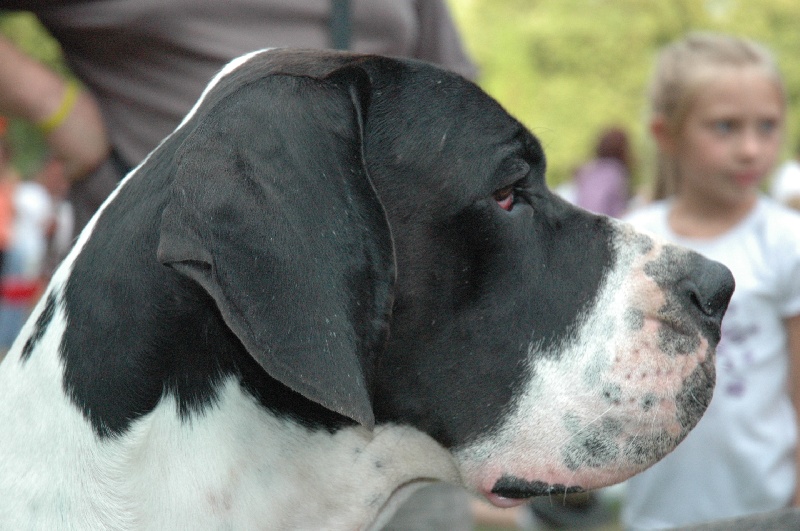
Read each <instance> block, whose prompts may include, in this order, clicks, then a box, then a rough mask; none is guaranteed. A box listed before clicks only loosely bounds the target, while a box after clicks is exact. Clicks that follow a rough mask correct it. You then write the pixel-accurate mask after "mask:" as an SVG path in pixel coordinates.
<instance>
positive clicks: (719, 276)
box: [678, 253, 735, 328]
mask: <svg viewBox="0 0 800 531" xmlns="http://www.w3.org/2000/svg"><path fill="white" fill-rule="evenodd" d="M690 262H691V263H690V267H689V271H690V274H689V275H688V276H687V277H686V278H685V279H683V280H682V281H681V282H680V284H679V286H678V289H679V296H680V297H681V301H682V303H683V305H684V307H685V308H686V310H688V311H690V312H691V313H694V314H697V313H699V317H700V319H701V321H705V322H708V323H709V324H712V325H713V326H714V327H715V328H716V327H719V325H720V323H721V322H722V316H723V315H725V310H727V308H728V303H729V302H730V300H731V295H733V289H734V287H735V282H734V279H733V274H731V272H730V270H729V269H728V268H727V267H725V266H724V265H722V264H720V263H719V262H715V261H713V260H709V259H707V258H704V257H703V256H701V255H699V254H696V253H692V255H691V257H690Z"/></svg>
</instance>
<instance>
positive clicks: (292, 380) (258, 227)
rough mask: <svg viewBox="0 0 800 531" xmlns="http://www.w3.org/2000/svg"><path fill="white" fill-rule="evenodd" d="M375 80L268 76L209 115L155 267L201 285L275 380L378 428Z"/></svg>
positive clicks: (182, 171) (383, 274) (380, 288)
mask: <svg viewBox="0 0 800 531" xmlns="http://www.w3.org/2000/svg"><path fill="white" fill-rule="evenodd" d="M368 95H369V79H368V77H367V75H366V74H365V73H364V72H363V71H362V70H361V69H359V68H357V67H346V68H345V69H343V70H341V71H339V72H337V73H335V74H332V75H331V76H328V77H326V78H325V79H314V78H311V77H303V76H291V75H283V74H281V75H271V76H268V77H264V78H261V79H259V80H256V81H251V82H249V83H247V84H245V85H243V86H241V87H239V88H237V89H236V90H233V91H231V92H230V94H228V95H226V96H225V97H224V98H223V99H221V100H220V101H218V102H216V103H215V104H214V105H213V106H212V108H210V109H204V108H203V107H202V106H201V107H200V109H199V110H198V113H197V115H196V116H195V117H194V118H193V120H192V121H191V122H189V123H188V124H186V125H185V127H192V126H193V125H194V129H193V130H192V131H191V132H190V133H189V134H188V135H187V138H186V139H185V141H184V142H182V144H181V147H180V148H179V150H178V152H177V153H176V157H175V161H176V162H175V164H176V170H175V171H176V174H175V178H174V183H173V189H172V190H171V197H170V200H169V203H168V204H167V206H166V208H165V210H164V212H163V218H162V222H161V234H160V241H159V247H158V258H159V260H160V261H161V262H162V263H164V264H167V265H169V266H171V267H172V268H174V269H175V270H177V271H178V272H180V273H182V274H184V275H186V276H188V277H189V278H191V279H193V280H194V281H196V282H197V283H199V284H200V285H201V286H202V287H203V288H204V289H205V290H206V291H207V292H208V293H209V294H210V295H211V297H212V298H213V299H214V301H215V302H216V304H217V306H218V308H219V311H220V312H221V314H222V316H223V318H224V320H225V322H226V324H227V326H228V327H229V328H230V329H231V330H232V331H233V332H234V333H235V334H236V336H237V337H238V338H239V340H240V341H241V342H242V344H243V345H244V346H245V348H246V349H247V350H248V352H249V353H250V355H251V356H252V357H253V358H254V359H255V360H256V361H257V362H258V363H259V364H260V365H261V367H263V368H264V370H265V371H267V373H269V374H270V375H271V376H272V377H273V378H275V379H277V380H279V381H280V382H282V383H283V384H284V385H286V386H288V387H290V388H291V389H293V390H295V391H297V392H299V393H301V394H302V395H304V396H305V397H307V398H308V399H310V400H313V401H315V402H317V403H319V404H321V405H323V406H325V407H326V408H328V409H330V410H332V411H335V412H337V413H340V414H342V415H345V416H347V417H349V418H351V419H353V420H355V421H357V422H359V423H360V424H362V425H364V426H367V427H368V428H372V427H373V426H374V415H373V411H372V406H371V402H370V392H369V388H368V378H369V371H368V369H367V367H366V365H365V362H366V361H367V360H368V359H369V358H370V357H371V356H372V355H374V354H375V353H376V352H377V351H379V350H380V349H381V348H382V347H383V344H384V342H385V339H386V334H387V332H388V322H389V312H390V309H391V302H392V301H391V297H392V289H393V284H394V277H395V264H394V251H393V245H392V239H391V234H390V230H389V225H388V223H387V221H386V216H385V212H384V210H383V206H382V205H381V202H380V200H379V198H378V196H377V194H376V192H375V190H374V188H373V186H372V184H371V181H370V179H369V176H368V175H367V172H366V168H365V164H364V161H363V156H362V140H363V139H362V135H363V133H362V131H363V118H364V108H365V103H366V101H367V99H366V98H368V97H369V96H368Z"/></svg>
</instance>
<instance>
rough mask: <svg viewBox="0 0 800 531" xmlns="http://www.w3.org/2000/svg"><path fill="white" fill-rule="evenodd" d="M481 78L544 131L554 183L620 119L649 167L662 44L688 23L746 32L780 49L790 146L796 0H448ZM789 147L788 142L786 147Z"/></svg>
mask: <svg viewBox="0 0 800 531" xmlns="http://www.w3.org/2000/svg"><path fill="white" fill-rule="evenodd" d="M449 3H450V5H451V8H452V9H453V12H454V15H455V17H456V20H457V22H458V24H459V26H460V27H461V30H462V32H463V35H464V39H465V41H466V45H467V48H468V49H469V50H470V52H471V53H472V55H473V57H474V58H475V60H476V61H477V63H478V64H479V66H480V68H481V77H480V79H479V83H480V84H481V85H482V86H483V87H484V88H485V89H486V90H487V92H489V93H490V94H491V95H492V96H494V97H495V98H497V99H498V100H499V101H500V102H501V103H502V104H503V105H504V106H505V107H506V108H507V109H508V110H509V112H511V114H513V115H514V116H516V117H517V118H518V119H519V120H520V121H521V122H523V123H524V124H525V125H527V126H528V127H529V128H530V129H531V130H532V131H534V132H535V133H536V134H537V135H538V136H539V137H540V138H541V140H542V142H543V143H544V145H545V149H546V151H547V154H548V160H549V166H550V170H549V173H548V179H549V181H550V183H551V184H558V183H560V182H562V181H564V180H566V179H568V178H569V177H570V175H571V173H572V171H573V169H574V168H575V167H576V166H577V165H578V164H580V163H581V162H582V161H584V160H585V159H586V158H588V157H590V156H591V151H592V149H593V147H594V142H595V139H596V135H597V133H598V131H599V130H600V129H601V128H603V127H604V126H606V125H609V124H621V125H622V126H624V127H625V128H627V129H628V130H629V131H630V132H631V135H632V139H633V144H634V148H635V152H636V153H637V154H638V157H637V158H638V160H639V162H640V164H639V166H638V171H637V172H636V175H635V179H636V180H637V181H639V182H640V181H641V180H643V179H644V178H646V176H647V175H648V173H649V168H648V167H647V165H646V162H647V161H649V160H650V159H651V158H652V157H650V156H649V150H650V149H651V146H650V144H649V138H648V135H647V134H646V130H645V120H646V114H645V113H646V111H647V102H646V96H645V95H646V91H647V86H646V85H647V83H648V79H649V77H650V74H651V70H652V67H653V62H654V59H655V55H656V52H657V50H658V49H659V48H660V47H661V46H663V45H664V44H666V43H667V42H669V41H672V40H673V39H676V38H679V37H681V36H682V35H684V34H685V33H686V32H687V31H690V30H713V31H723V32H729V33H735V34H738V35H743V36H746V37H750V38H752V39H755V40H758V41H760V42H763V43H764V44H766V45H767V46H769V47H770V48H771V49H772V50H773V51H774V52H775V54H776V55H777V57H778V60H779V62H780V65H781V68H782V70H783V73H784V77H785V79H786V83H787V88H788V94H789V107H790V120H789V127H788V129H789V131H788V133H789V139H790V142H789V143H788V144H791V145H794V144H795V143H796V142H795V141H794V139H796V138H797V134H798V129H799V128H798V125H800V123H798V122H797V119H796V118H795V119H794V120H793V117H794V116H796V109H797V108H798V104H800V62H798V61H797V60H796V59H795V57H796V54H797V53H798V50H800V32H798V31H797V28H798V27H800V2H797V1H796V0H763V1H761V2H748V1H745V0H705V1H703V2H701V1H697V0H672V1H670V2H642V1H640V0H449ZM787 153H788V150H787Z"/></svg>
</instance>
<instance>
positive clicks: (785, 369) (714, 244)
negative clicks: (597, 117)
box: [622, 33, 800, 530]
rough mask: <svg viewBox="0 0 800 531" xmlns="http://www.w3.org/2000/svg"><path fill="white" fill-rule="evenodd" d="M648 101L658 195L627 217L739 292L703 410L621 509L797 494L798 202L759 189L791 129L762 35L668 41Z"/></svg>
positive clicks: (650, 516) (659, 517)
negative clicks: (696, 255)
mask: <svg viewBox="0 0 800 531" xmlns="http://www.w3.org/2000/svg"><path fill="white" fill-rule="evenodd" d="M650 105H651V113H652V115H651V122H650V130H651V133H652V135H653V137H654V140H655V143H656V147H657V154H658V158H659V164H658V172H657V174H656V181H655V183H654V184H655V189H656V190H657V191H658V192H659V194H660V195H657V196H656V199H657V201H655V202H653V203H650V204H648V205H646V206H644V207H642V208H641V209H639V210H637V211H634V212H633V213H631V214H630V216H628V218H627V219H628V221H630V222H631V223H632V224H634V225H635V226H636V227H637V228H638V229H640V230H647V231H649V232H651V233H654V234H656V235H658V236H661V237H662V238H665V239H666V240H668V241H671V242H674V243H677V244H680V245H682V246H684V247H688V248H690V249H693V250H695V251H697V252H700V253H701V254H703V255H705V256H707V257H709V258H711V259H713V260H717V261H719V262H722V263H723V264H725V265H726V266H728V267H729V268H730V270H731V271H732V272H733V275H734V277H735V279H736V291H735V292H734V294H733V298H732V299H731V302H730V305H729V307H728V311H727V313H726V314H725V318H724V319H723V321H722V338H721V341H720V343H719V346H718V347H717V355H716V363H715V371H716V382H717V383H716V388H715V390H714V394H713V398H712V399H711V402H710V404H709V406H708V409H707V410H706V412H705V415H704V416H703V418H702V419H701V420H700V422H699V423H698V424H697V426H696V427H695V428H694V430H692V431H691V432H690V433H689V434H688V435H686V434H685V433H676V434H675V436H676V437H683V436H685V439H684V440H683V442H681V443H680V445H679V446H678V447H677V448H676V449H675V450H674V451H673V452H672V453H670V454H669V455H667V456H666V457H665V458H664V459H663V460H662V461H660V462H658V463H656V464H655V465H654V466H652V467H651V468H649V469H648V470H645V471H644V472H642V473H641V474H639V475H637V476H634V477H633V478H631V479H630V480H628V483H627V487H628V488H627V493H626V500H625V504H624V506H623V512H622V515H623V521H624V523H625V525H626V527H627V528H628V529H633V530H646V529H664V528H673V527H679V526H687V525H695V524H700V523H704V522H709V521H713V520H720V519H726V518H735V517H740V516H745V515H751V514H753V513H758V512H766V511H777V510H780V509H784V508H788V507H790V506H798V505H800V489H798V470H799V469H800V460H799V459H798V445H797V425H798V411H800V230H798V228H799V227H800V214H798V213H797V212H794V211H792V210H790V209H787V208H785V207H783V206H782V205H780V204H779V203H777V202H776V201H774V200H773V199H771V198H769V197H766V196H764V195H762V194H761V193H760V186H761V184H762V182H763V181H764V179H765V178H766V177H767V176H768V175H769V174H770V172H771V171H772V170H773V168H774V166H775V163H776V161H777V158H778V155H779V153H780V148H781V144H782V141H783V134H784V126H785V119H786V109H787V101H786V89H785V86H784V84H783V81H782V78H781V75H780V73H779V70H778V67H777V65H776V63H775V60H774V58H773V57H772V54H771V53H770V52H769V51H768V50H766V49H765V48H764V47H762V46H761V45H759V44H757V43H754V42H752V41H749V40H746V39H742V38H737V37H733V36H727V35H719V34H707V33H697V34H691V35H689V36H687V37H686V38H684V39H682V40H679V41H677V42H674V43H672V44H670V45H668V46H667V47H665V48H664V49H663V50H662V51H661V54H660V56H659V59H658V62H657V65H656V69H655V72H654V74H653V78H652V83H651V89H650ZM678 326H680V324H679V325H678ZM676 355H681V354H680V352H678V353H676ZM686 377H691V376H689V375H687V376H686ZM665 436H666V434H665ZM795 523H796V524H798V525H800V522H795ZM796 528H797V527H796Z"/></svg>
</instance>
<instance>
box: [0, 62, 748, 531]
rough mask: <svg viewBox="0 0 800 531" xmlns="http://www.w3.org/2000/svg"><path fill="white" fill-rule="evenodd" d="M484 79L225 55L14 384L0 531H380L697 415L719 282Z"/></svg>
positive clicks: (2, 445)
mask: <svg viewBox="0 0 800 531" xmlns="http://www.w3.org/2000/svg"><path fill="white" fill-rule="evenodd" d="M544 171H545V160H544V154H543V153H542V149H541V147H540V145H539V143H538V141H537V140H536V138H534V137H533V136H532V135H531V134H530V133H529V132H528V131H527V130H526V129H525V128H524V127H522V126H521V125H520V124H519V123H518V122H517V121H515V120H514V119H513V118H511V117H510V116H508V114H506V113H505V112H504V111H503V110H502V109H501V108H500V106H499V105H498V104H497V103H495V102H494V101H493V100H492V99H490V98H489V97H488V96H487V95H485V94H484V93H483V92H481V90H480V89H478V88H477V87H476V86H475V85H473V84H471V83H469V82H468V81H465V80H464V79H462V78H460V77H458V76H456V75H453V74H450V73H446V72H444V71H442V70H439V69H437V68H434V67H432V66H429V65H426V64H423V63H418V62H413V61H401V60H395V59H387V58H382V57H376V56H358V55H349V54H338V53H333V52H330V53H329V52H298V51H294V52H291V51H265V52H257V53H253V54H250V55H248V56H245V57H243V58H240V59H238V60H236V61H234V62H233V63H231V64H230V65H228V66H227V67H226V68H225V69H224V70H223V71H222V72H221V73H220V74H219V75H218V76H217V77H216V78H215V79H214V80H213V81H212V83H211V85H210V86H209V88H208V89H207V90H206V91H205V93H204V94H203V96H202V98H201V100H200V101H199V102H198V104H197V105H196V106H195V108H194V109H193V110H192V112H191V113H190V115H189V116H188V117H187V118H186V119H185V120H184V122H183V123H182V124H181V125H180V126H179V127H178V129H177V130H176V131H175V132H174V133H173V134H172V135H171V136H169V137H168V138H167V139H165V140H164V141H163V142H162V143H161V145H160V146H159V147H158V148H157V149H156V150H155V151H153V152H152V153H151V154H150V156H149V157H148V158H147V159H146V160H145V161H144V162H143V163H142V164H141V165H140V166H139V167H138V168H136V169H135V170H134V171H133V172H131V174H129V175H128V176H127V177H126V178H125V180H124V181H123V182H122V183H121V185H120V186H119V187H118V189H117V190H116V191H115V193H114V194H113V195H112V197H111V198H109V200H108V201H107V202H106V204H105V205H104V206H103V208H102V209H101V210H100V212H99V213H98V215H96V216H95V218H94V219H93V221H92V222H91V223H90V224H89V226H88V227H87V229H86V230H85V231H84V233H83V234H82V235H81V237H80V238H79V240H78V242H77V243H76V246H75V248H74V249H73V251H72V252H71V254H70V255H69V256H68V257H67V259H66V260H65V262H64V263H63V264H62V265H61V267H60V268H59V269H58V271H57V272H56V274H55V275H54V278H53V280H52V282H51V283H50V285H49V287H48V288H47V291H46V293H45V294H44V296H43V298H42V300H41V302H40V303H39V305H38V306H37V307H36V309H35V310H34V312H33V315H32V316H31V318H30V320H29V321H28V323H27V324H26V325H25V328H24V329H23V332H22V335H21V336H20V337H19V339H18V340H17V342H16V343H15V344H14V346H13V348H12V349H11V351H10V352H9V354H8V355H7V357H6V359H5V360H4V361H3V364H2V365H1V366H0V527H2V528H4V529H5V528H8V529H28V528H36V529H88V528H94V529H177V528H191V529H202V528H211V529H223V528H224V529H250V528H264V527H266V528H268V529H363V528H369V527H370V526H373V527H377V526H378V525H379V523H380V522H381V521H383V520H384V519H385V517H386V516H387V515H388V514H389V513H390V511H391V508H392V506H393V505H395V504H394V500H396V499H400V498H401V497H402V494H403V493H404V492H407V490H408V489H411V488H414V487H415V486H417V485H421V484H424V483H425V482H429V481H438V480H441V481H448V482H453V483H456V484H461V485H464V486H465V487H466V488H468V489H470V490H472V491H473V492H475V493H478V494H480V495H482V496H484V497H486V498H488V499H489V500H490V501H492V502H493V503H495V504H496V505H500V506H506V505H512V504H514V503H518V502H519V501H521V500H522V499H524V498H527V497H530V496H536V495H543V494H551V493H564V492H574V491H580V490H585V489H592V488H596V487H600V486H604V485H609V484H612V483H615V482H618V481H622V480H624V479H625V478H627V477H629V476H631V475H633V474H635V473H637V472H638V471H641V470H643V469H644V468H646V467H648V466H649V465H651V464H652V463H654V462H655V461H657V460H658V459H660V458H661V457H663V456H664V455H665V454H667V453H668V452H669V451H670V450H672V449H673V448H674V447H675V446H676V445H677V444H678V443H679V442H680V441H681V440H682V439H683V438H684V437H685V436H686V434H687V432H688V431H689V430H691V429H692V427H693V426H694V425H695V424H696V423H697V421H698V420H699V418H700V417H701V415H702V414H703V411H704V410H705V408H706V406H707V405H708V402H709V400H710V399H711V395H712V390H713V385H714V348H715V346H716V344H717V342H718V340H719V335H720V321H721V319H722V315H723V313H724V311H725V308H726V306H727V303H728V299H729V297H730V295H731V292H732V290H733V279H732V277H731V275H730V273H729V272H728V271H727V270H726V269H725V268H724V267H722V266H721V265H719V264H716V263H713V262H710V261H707V260H705V259H703V258H702V257H700V256H699V255H696V254H693V253H690V252H688V251H685V250H682V249H680V248H677V247H674V246H669V245H665V244H663V243H662V242H659V241H654V240H653V239H651V238H650V237H648V236H646V235H643V234H639V233H636V232H634V231H633V230H632V229H630V228H629V227H628V226H627V225H625V224H622V223H620V222H616V221H612V220H610V219H608V218H605V217H601V216H595V215H592V214H589V213H587V212H585V211H582V210H579V209H577V208H574V207H572V206H570V205H568V204H567V203H565V202H563V201H561V200H560V199H558V198H557V197H556V196H554V195H553V194H552V193H551V192H550V191H548V190H547V188H546V186H545V179H544Z"/></svg>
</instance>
